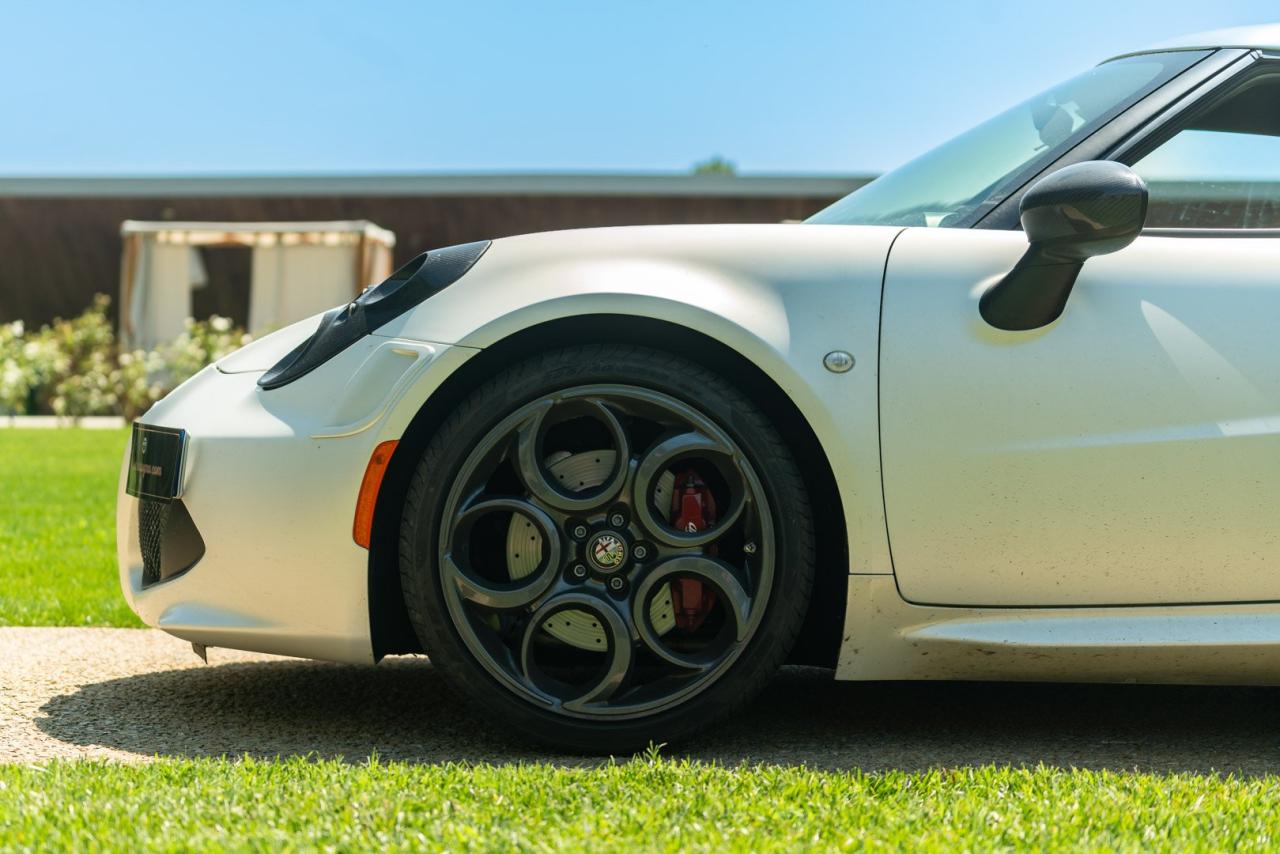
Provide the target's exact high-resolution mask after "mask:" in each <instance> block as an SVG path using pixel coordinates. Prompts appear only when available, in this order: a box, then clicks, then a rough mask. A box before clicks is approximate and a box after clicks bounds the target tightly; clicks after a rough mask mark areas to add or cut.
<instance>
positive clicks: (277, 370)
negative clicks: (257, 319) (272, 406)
mask: <svg viewBox="0 0 1280 854" xmlns="http://www.w3.org/2000/svg"><path fill="white" fill-rule="evenodd" d="M491 242H492V241H489V240H482V241H480V242H478V243H464V244H463V245H461V246H449V247H446V248H444V249H433V250H431V251H430V252H423V253H422V254H421V255H419V256H418V257H417V258H414V259H413V260H412V261H410V262H409V263H408V264H405V265H404V266H403V267H401V268H400V269H399V270H396V271H395V272H394V273H392V274H391V276H390V277H389V278H387V280H386V281H384V282H382V283H380V284H378V285H375V286H374V287H372V288H368V289H367V290H365V292H364V293H362V294H360V296H358V297H356V298H355V300H354V301H352V302H350V303H348V304H347V305H342V306H338V307H337V308H335V309H331V310H329V311H327V312H325V315H324V317H323V318H321V319H320V326H319V327H318V328H317V329H316V331H315V333H314V334H312V336H311V337H310V338H308V339H307V340H306V341H303V342H302V343H301V344H299V345H298V346H297V347H295V348H293V350H291V351H289V353H288V354H287V355H285V357H284V358H283V359H281V360H280V361H279V362H276V363H275V364H274V365H272V366H271V369H270V370H269V371H267V372H266V373H265V374H263V375H262V376H261V377H260V378H259V379H258V385H259V386H261V387H262V388H264V389H273V388H280V387H281V386H283V385H288V384H289V383H291V382H293V381H294V380H296V379H298V377H301V376H303V375H305V374H307V373H310V372H311V371H313V370H315V369H316V368H318V367H320V366H321V365H323V364H324V363H325V362H327V361H329V360H330V359H332V358H333V357H334V356H336V355H338V354H339V353H341V352H342V351H343V350H345V349H347V348H348V347H350V346H351V345H352V344H354V343H355V342H357V341H359V340H360V339H361V338H363V337H364V336H366V335H368V334H369V333H370V332H372V331H373V330H375V329H377V328H378V327H379V326H382V325H384V324H386V323H389V322H390V321H392V320H395V319H396V318H397V317H399V316H400V315H402V314H404V313H405V312H406V311H408V310H409V309H411V308H413V307H414V306H415V305H417V304H418V303H420V302H422V301H423V300H425V299H427V298H428V297H430V296H432V295H433V294H437V293H439V292H440V291H442V290H444V289H445V288H447V287H448V286H449V285H452V284H453V283H454V282H456V281H458V279H461V278H462V275H463V274H464V273H466V272H467V270H470V269H471V266H472V265H473V264H475V263H476V262H477V261H479V260H480V256H481V255H483V254H484V251H485V250H486V249H488V248H489V244H490V243H491Z"/></svg>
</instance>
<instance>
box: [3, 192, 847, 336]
mask: <svg viewBox="0 0 1280 854" xmlns="http://www.w3.org/2000/svg"><path fill="white" fill-rule="evenodd" d="M833 200H834V198H833V197H828V196H795V197H786V196H763V197H751V196H741V195H738V196H725V197H717V196H710V195H697V196H671V195H667V196H603V195H583V196H573V195H548V196H532V195H526V196H509V197H504V196H480V195H477V196H429V197H414V196H364V197H360V196H335V197H325V196H297V197H286V196H258V197H253V196H210V197H192V198H160V197H114V198H104V197H95V198H72V197H65V196H59V197H29V198H23V197H0V322H5V321H11V320H15V319H20V320H23V321H25V322H26V323H27V324H29V325H37V324H41V323H46V322H48V321H49V320H51V319H53V318H54V317H56V316H62V317H68V316H72V315H75V314H78V313H79V312H80V311H81V310H83V309H84V308H85V306H87V305H88V304H89V301H90V299H91V298H92V297H93V295H94V294H95V293H105V294H109V295H111V296H112V298H113V299H114V298H115V296H116V294H117V289H118V276H119V269H120V247H121V242H120V223H121V222H122V221H124V220H126V219H141V220H162V219H172V220H188V221H190V220H196V221H221V222H225V221H240V222H262V221H281V220H283V221H297V220H345V219H368V220H372V221H373V222H375V223H377V224H378V225H380V226H383V227H385V228H389V229H391V230H392V231H394V232H395V233H396V263H397V264H399V263H401V262H403V261H405V260H407V259H408V258H410V257H412V256H413V255H414V254H416V253H418V252H420V251H422V250H424V249H430V248H433V247H438V246H448V245H450V244H454V243H464V242H467V241H471V240H479V239H483V238H488V237H505V236H509V235H512V234H522V233H527V232H532V231H550V230H555V229H563V228H581V227H588V226H605V225H642V224H651V223H714V222H777V221H779V220H783V219H802V218H804V217H806V216H808V215H809V214H811V213H813V212H814V211H816V210H818V209H820V208H822V207H823V206H825V205H827V204H829V203H830V202H832V201H833ZM205 262H206V267H207V268H208V273H209V279H210V286H209V287H208V288H207V289H205V291H204V292H197V296H196V300H195V308H196V313H197V314H198V315H207V314H209V313H218V314H226V315H230V316H232V317H235V318H236V319H237V320H239V321H241V322H243V320H244V318H243V317H242V316H239V315H241V314H242V312H243V311H244V307H245V306H247V302H248V269H249V268H248V253H247V251H246V252H237V251H235V250H230V251H217V250H214V251H208V252H206V253H205Z"/></svg>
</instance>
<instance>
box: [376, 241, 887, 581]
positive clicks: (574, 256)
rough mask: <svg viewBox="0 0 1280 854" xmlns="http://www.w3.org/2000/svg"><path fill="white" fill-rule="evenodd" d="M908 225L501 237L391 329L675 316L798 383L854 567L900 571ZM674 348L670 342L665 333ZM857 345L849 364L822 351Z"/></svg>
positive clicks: (412, 409) (410, 335) (399, 333)
mask: <svg viewBox="0 0 1280 854" xmlns="http://www.w3.org/2000/svg"><path fill="white" fill-rule="evenodd" d="M900 231H901V229H898V228H873V227H863V228H846V227H843V226H813V225H709V226H703V225H700V226H645V227H639V228H599V229H585V230H581V231H562V232H550V233H546V234H534V235H526V236H523V237H513V238H507V239H504V240H499V241H495V242H494V244H493V246H492V247H491V248H490V249H489V251H488V252H486V253H485V255H484V257H483V258H481V259H480V262H479V263H478V264H477V265H476V266H475V268H474V269H472V270H471V272H469V273H468V274H467V276H466V278H465V279H464V280H463V282H460V283H459V284H458V285H455V286H453V287H450V288H446V289H445V290H444V291H443V292H441V293H440V294H437V295H436V296H435V297H433V298H432V299H431V300H429V301H428V302H426V303H424V304H423V305H421V306H419V307H418V308H417V309H415V310H413V311H410V312H408V313H407V314H405V315H404V316H403V317H401V318H398V319H397V320H395V321H393V322H391V323H389V324H387V325H386V326H384V327H383V328H382V329H380V330H379V331H378V334H379V335H389V336H395V337H398V338H402V339H414V340H420V341H447V342H456V343H458V344H460V345H463V346H466V347H469V348H483V347H487V346H489V345H491V344H493V343H495V342H497V341H500V340H502V339H503V338H505V337H507V336H508V335H511V334H514V333H516V332H518V331H520V330H521V329H525V328H528V327H530V326H533V325H536V324H538V323H542V322H545V321H549V320H554V319H557V318H562V317H569V316H574V315H590V314H615V315H628V316H633V317H647V318H653V319H656V320H665V321H668V322H671V323H675V324H677V325H680V326H685V327H688V328H689V329H693V330H697V331H698V332H700V333H702V334H704V335H707V336H709V337H711V338H713V339H715V340H717V341H719V342H721V343H723V344H726V345H727V346H729V347H730V348H731V349H733V350H736V351H737V352H738V353H740V354H742V355H743V356H745V357H746V358H747V359H749V360H750V361H751V362H753V363H754V364H756V365H757V366H758V367H760V368H762V369H763V370H764V371H765V373H767V374H768V375H769V376H770V377H772V378H773V379H774V381H775V382H777V383H778V385H779V386H781V388H782V389H783V390H784V391H786V392H787V394H788V395H789V396H790V397H791V399H792V400H793V401H794V402H795V404H796V406H797V407H798V408H799V409H800V411H801V413H802V414H803V415H804V417H805V418H806V420H807V421H808V422H809V426H810V427H812V428H813V431H814V433H815V434H816V435H817V437H818V439H819V441H820V442H821V443H822V445H823V448H824V450H825V451H826V454H827V457H828V460H829V461H830V463H831V467H832V469H833V471H834V472H835V474H836V480H837V484H838V486H839V487H840V492H841V501H842V502H843V504H844V513H845V520H846V527H847V529H848V537H849V553H850V561H851V565H850V567H849V568H848V569H849V571H851V572H857V573H870V574H881V575H887V574H891V573H892V572H893V568H892V565H891V563H890V559H889V548H888V543H887V540H886V536H885V532H884V516H883V512H882V504H883V503H882V501H881V499H880V496H879V494H878V493H877V491H876V490H867V489H865V488H863V487H862V485H863V484H866V483H874V482H877V481H878V479H879V476H880V474H879V472H880V452H879V441H878V438H877V435H876V433H877V416H876V403H875V401H876V394H877V390H876V365H875V362H876V353H877V350H878V347H879V312H880V287H881V282H882V276H883V271H884V261H885V258H886V256H887V255H888V252H889V247H890V245H891V244H892V242H893V240H894V238H895V237H896V236H897V235H898V233H899V232H900ZM653 343H654V345H655V346H661V344H662V342H661V341H655V342H653ZM833 350H845V351H848V352H849V353H851V354H853V356H854V358H855V360H856V361H857V365H858V366H857V367H855V368H854V369H853V370H852V371H850V372H848V373H845V374H835V373H832V372H830V371H828V370H826V369H825V368H824V367H823V364H822V359H823V356H825V355H826V354H827V353H829V352H831V351H833ZM425 399H426V396H425V394H424V393H422V392H416V393H411V394H409V395H407V396H406V397H405V398H404V399H403V401H402V405H401V406H400V407H398V408H397V409H396V410H395V411H394V412H393V413H392V414H391V417H390V418H389V419H388V420H387V422H386V424H385V425H384V426H383V427H382V428H381V435H382V436H384V437H385V438H396V437H398V436H399V435H400V434H401V433H403V431H404V429H405V427H406V426H408V423H409V421H410V419H412V417H413V416H414V415H415V414H416V413H417V410H418V406H419V405H421V401H422V400H425Z"/></svg>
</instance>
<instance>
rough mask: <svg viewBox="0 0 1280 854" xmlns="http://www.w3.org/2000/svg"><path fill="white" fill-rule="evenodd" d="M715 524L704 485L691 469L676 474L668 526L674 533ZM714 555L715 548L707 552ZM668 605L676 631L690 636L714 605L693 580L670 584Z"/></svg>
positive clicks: (709, 592) (707, 591)
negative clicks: (672, 608)
mask: <svg viewBox="0 0 1280 854" xmlns="http://www.w3.org/2000/svg"><path fill="white" fill-rule="evenodd" d="M715 523H716V499H715V496H714V495H712V494H711V490H710V489H709V488H708V487H707V483H706V481H704V480H703V479H702V478H701V477H699V476H698V473H697V472H696V471H694V470H693V469H691V468H690V469H685V470H683V471H680V472H677V473H676V480H675V488H674V489H673V490H672V492H671V524H672V525H673V526H674V527H675V529H676V530H677V531H686V532H689V533H692V532H694V531H702V530H705V529H706V528H708V527H709V526H711V525H714V524H715ZM708 552H709V553H711V554H714V553H715V546H714V545H713V546H711V547H710V548H709V549H708ZM671 603H672V605H674V606H675V610H676V627H677V628H679V629H680V630H681V631H686V632H693V631H697V630H698V627H699V626H701V625H702V623H703V622H704V621H705V620H706V619H707V615H708V614H710V613H711V609H712V608H714V607H715V604H716V594H715V591H714V590H712V589H711V588H710V587H708V586H707V585H706V584H703V583H702V582H701V581H699V580H697V579H696V578H677V579H676V580H675V581H673V582H671Z"/></svg>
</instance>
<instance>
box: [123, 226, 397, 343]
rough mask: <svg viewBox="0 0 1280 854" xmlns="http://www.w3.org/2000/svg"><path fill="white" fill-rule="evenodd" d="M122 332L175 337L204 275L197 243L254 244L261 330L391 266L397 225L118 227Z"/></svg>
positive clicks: (151, 338) (378, 277)
mask: <svg viewBox="0 0 1280 854" xmlns="http://www.w3.org/2000/svg"><path fill="white" fill-rule="evenodd" d="M120 234H121V236H122V237H123V238H124V253H123V256H122V258H121V263H120V340H121V342H122V344H123V345H124V346H125V347H127V348H138V347H141V348H150V347H154V346H155V345H156V344H158V343H160V342H162V341H167V340H171V339H173V338H175V337H177V336H178V335H179V334H181V332H182V331H183V329H184V326H185V323H186V319H187V318H188V317H191V294H192V291H193V290H194V289H195V288H198V287H201V286H203V285H204V284H205V281H206V277H205V273H204V264H203V262H202V261H201V258H200V253H199V252H198V251H197V250H198V249H200V248H204V247H210V248H216V247H248V248H251V249H252V250H253V264H252V274H251V275H252V280H251V282H250V287H249V321H248V323H249V332H250V333H252V334H254V335H259V334H262V333H264V332H269V331H271V330H272V329H276V328H279V327H281V326H285V325H287V324H289V323H292V322H294V321H296V320H301V319H302V318H304V317H308V316H310V315H312V314H316V313H318V312H321V311H324V310H325V309H328V308H332V307H333V306H335V305H339V304H341V303H343V302H345V301H347V300H350V299H351V298H352V297H354V296H355V295H356V294H358V293H359V292H360V291H361V289H363V288H364V287H366V286H367V285H371V284H375V283H377V282H380V281H382V280H383V279H385V278H386V277H387V276H389V275H390V274H391V269H392V254H391V253H392V249H393V247H394V246H395V242H396V237H395V234H393V233H392V232H390V231H388V230H387V229H385V228H380V227H379V226H377V225H374V224H373V223H371V222H368V221H366V220H352V221H343V222H141V221H138V220H125V222H124V223H123V224H122V225H121V227H120Z"/></svg>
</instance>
